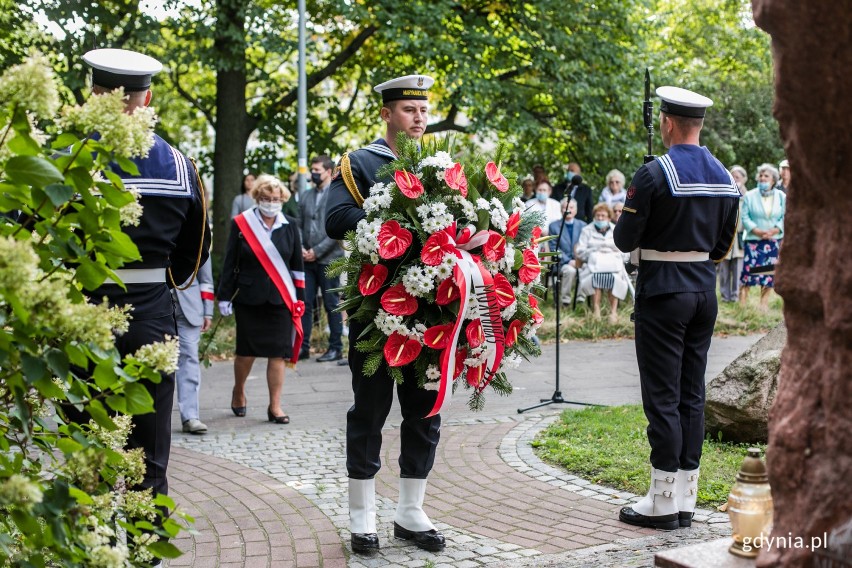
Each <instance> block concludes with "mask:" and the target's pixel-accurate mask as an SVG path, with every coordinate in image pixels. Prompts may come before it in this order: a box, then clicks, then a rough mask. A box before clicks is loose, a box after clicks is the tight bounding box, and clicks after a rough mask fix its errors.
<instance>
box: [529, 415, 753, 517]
mask: <svg viewBox="0 0 852 568" xmlns="http://www.w3.org/2000/svg"><path fill="white" fill-rule="evenodd" d="M647 425H648V421H647V420H646V419H645V415H644V413H643V411H642V407H641V406H640V405H631V406H612V407H599V408H589V409H584V410H567V411H565V412H563V413H562V415H561V417H560V420H559V421H557V422H556V423H554V424H553V425H551V426H550V427H549V428H547V429H546V430H544V431H543V432H542V433H541V434H540V435H539V436H538V437H537V438H536V440H535V441H534V442H533V447H534V448H536V451H537V453H538V455H539V456H541V457H542V458H543V459H545V460H547V461H549V462H551V463H554V464H557V465H559V466H561V467H564V468H565V469H566V470H568V471H569V472H571V473H573V474H575V475H579V476H581V477H583V478H584V479H588V480H589V481H592V482H593V483H599V484H602V485H608V486H610V487H613V488H615V489H619V490H623V491H629V492H631V493H635V494H638V495H642V494H644V493H645V492H646V491H647V489H648V479H649V478H648V472H649V464H648V453H649V451H650V449H649V447H648V439H647V436H646V433H645V428H646V427H647ZM752 446H754V445H753V444H728V443H723V442H720V441H713V440H709V439H707V440H705V441H704V447H703V450H702V457H701V476H700V477H699V479H698V505H699V506H705V507H716V506H718V505H721V504H722V503H724V502H725V501H726V499H727V497H728V493H729V492H730V489H731V485H733V483H734V480H735V477H736V474H737V471H738V470H739V468H740V465H741V464H742V461H743V458H744V457H745V456H746V450H747V448H748V447H752ZM758 447H760V448H761V449H765V446H764V445H758Z"/></svg>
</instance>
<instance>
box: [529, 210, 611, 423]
mask: <svg viewBox="0 0 852 568" xmlns="http://www.w3.org/2000/svg"><path fill="white" fill-rule="evenodd" d="M564 231H565V213H563V214H562V225H561V226H560V227H559V236H558V237H556V278H555V282H556V284H555V286H554V288H555V289H554V296H555V297H556V298H555V299H556V390H554V391H553V395H552V396H551V397H550V398H541V399H539V401H540V404H536V405H533V406H528V407H527V408H519V409H518V414H523V413H524V412H526V411H527V410H532V409H534V408H540V407H542V406H547V405H548V404H577V405H580V406H603V405H601V404H594V403H591V402H576V401H573V400H565V399H564V398H562V391H561V390H559V343H560V341H559V335H560V330H559V327H560V312H561V307H562V266H561V260H562V249H560V248H559V247H560V245H561V244H562V233H563V232H564ZM574 286H575V288H574V290H575V294H576V289H577V288H578V287H579V286H580V275H579V274H577V282H576V283H575V284H574ZM575 297H576V296H575Z"/></svg>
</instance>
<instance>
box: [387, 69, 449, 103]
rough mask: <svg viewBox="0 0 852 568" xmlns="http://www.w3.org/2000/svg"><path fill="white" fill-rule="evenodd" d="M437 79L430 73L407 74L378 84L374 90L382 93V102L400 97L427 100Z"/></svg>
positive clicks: (396, 99)
mask: <svg viewBox="0 0 852 568" xmlns="http://www.w3.org/2000/svg"><path fill="white" fill-rule="evenodd" d="M434 83H435V79H433V78H432V77H429V76H428V75H406V76H405V77H397V78H396V79H391V80H390V81H385V82H384V83H382V84H381V85H376V86H375V87H373V90H374V91H376V92H377V93H381V94H382V102H384V103H389V102H391V101H398V100H400V99H414V100H418V101H425V100H426V99H428V98H429V87H431V86H432V85H433V84H434Z"/></svg>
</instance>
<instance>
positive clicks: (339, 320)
mask: <svg viewBox="0 0 852 568" xmlns="http://www.w3.org/2000/svg"><path fill="white" fill-rule="evenodd" d="M326 268H328V265H327V264H320V263H318V262H306V263H305V313H304V314H302V333H303V334H304V337H303V339H302V349H303V350H307V349H309V348H310V346H311V331H312V328H313V324H314V303H315V302H316V295H317V291H318V290H322V301H323V305H324V306H325V313H326V314H327V316H328V348H329V349H336V350H337V351H343V339H342V336H343V315H342V314H340V312H338V311H336V310H337V304H339V303H340V296H339V294H338V293H337V292H329V290H333V289H334V288H337V287H338V286H340V278H339V277H337V278H327V277H326V275H325V269H326Z"/></svg>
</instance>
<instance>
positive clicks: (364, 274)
mask: <svg viewBox="0 0 852 568" xmlns="http://www.w3.org/2000/svg"><path fill="white" fill-rule="evenodd" d="M387 277H388V267H387V266H385V265H383V264H376V265H373V264H362V265H361V275H360V276H359V277H358V290H359V291H360V292H361V295H362V296H369V295H370V294H375V293H376V292H378V291H379V288H381V287H382V285H383V284H384V283H385V280H387Z"/></svg>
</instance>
